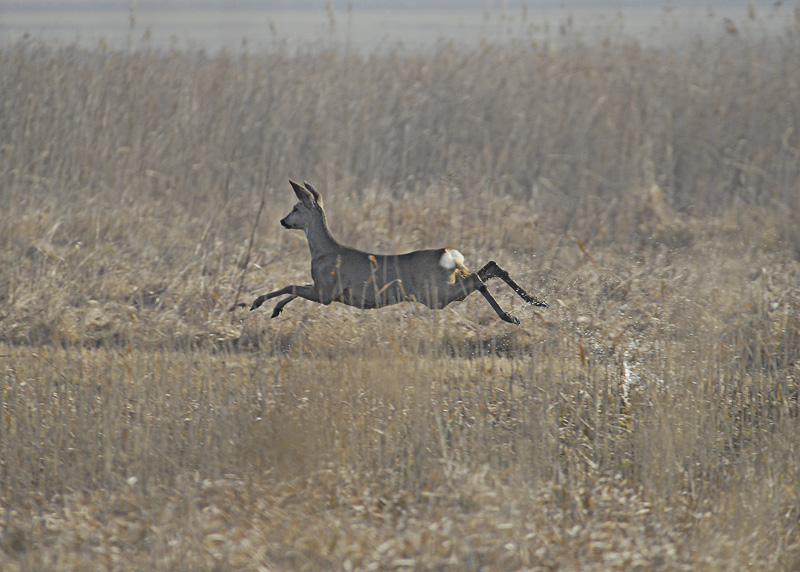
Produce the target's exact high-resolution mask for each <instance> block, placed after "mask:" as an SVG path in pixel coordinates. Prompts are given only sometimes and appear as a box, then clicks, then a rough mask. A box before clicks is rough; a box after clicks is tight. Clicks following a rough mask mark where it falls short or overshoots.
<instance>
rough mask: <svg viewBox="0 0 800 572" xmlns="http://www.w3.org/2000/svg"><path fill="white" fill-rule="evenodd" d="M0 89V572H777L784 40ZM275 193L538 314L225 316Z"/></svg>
mask: <svg viewBox="0 0 800 572" xmlns="http://www.w3.org/2000/svg"><path fill="white" fill-rule="evenodd" d="M0 77H2V78H3V79H2V81H0V106H1V107H0V204H2V210H1V211H0V212H1V214H0V217H2V218H0V257H2V265H1V266H0V367H2V381H1V384H2V385H1V386H0V399H2V401H0V406H1V407H2V411H0V562H1V563H2V564H0V569H2V570H3V571H6V570H8V571H16V570H86V569H94V570H99V569H107V570H389V569H392V570H453V571H456V570H459V571H460V570H491V571H498V570H518V569H526V570H731V569H740V570H796V569H798V568H800V537H799V536H798V526H799V525H800V427H799V426H798V423H800V418H799V417H800V412H799V411H798V379H800V217H799V216H798V214H796V213H797V212H798V209H800V98H798V97H797V96H796V94H798V93H800V37H798V35H797V33H796V32H792V33H787V35H786V36H785V37H783V38H781V39H780V40H777V39H776V40H775V41H772V42H765V43H756V42H751V41H747V40H746V39H744V38H742V37H739V36H735V35H729V36H726V37H720V38H718V39H717V40H715V41H713V42H707V43H705V44H700V43H697V44H695V45H692V46H683V47H681V48H680V49H671V50H670V49H666V48H664V49H645V48H642V47H639V46H637V45H635V44H624V45H599V46H585V45H582V44H581V43H580V42H575V43H574V44H572V45H570V46H565V47H563V48H560V49H558V50H556V49H551V48H548V47H545V46H539V47H526V46H521V45H517V46H511V47H505V48H498V47H484V48H482V49H479V50H476V51H473V52H469V53H464V52H459V51H457V50H456V49H454V48H452V47H451V46H448V45H444V44H443V45H441V46H439V47H438V48H437V49H436V50H435V51H432V52H430V53H425V54H411V53H404V52H402V51H389V52H387V53H385V54H383V55H376V56H371V57H358V56H354V55H352V54H348V53H347V52H346V51H345V50H340V51H336V50H334V51H327V50H322V49H319V48H313V47H309V48H307V49H301V50H298V51H292V52H290V51H289V50H281V49H276V50H275V51H274V52H273V53H269V54H258V55H254V54H249V55H245V56H243V57H240V56H236V57H232V56H226V55H218V56H210V55H208V54H205V53H203V52H194V53H185V52H172V53H156V52H150V51H147V50H145V49H143V50H140V51H136V52H131V53H124V54H123V53H117V52H110V51H105V50H103V49H102V47H99V48H98V49H97V50H94V51H85V50H81V49H78V48H76V47H58V48H56V47H49V46H45V45H41V44H38V43H36V42H31V41H24V42H21V43H18V44H14V45H10V46H6V47H4V48H3V49H2V50H0ZM289 177H292V178H294V179H299V180H302V179H307V180H308V181H310V182H312V183H313V184H315V185H316V186H317V187H318V188H319V189H320V190H321V191H322V192H323V196H324V198H325V199H326V209H327V211H328V216H329V219H330V223H331V227H332V231H333V233H334V235H335V236H336V237H337V238H339V239H340V240H341V241H343V242H345V243H347V244H350V245H353V246H356V247H360V248H363V249H368V250H374V251H380V252H401V251H405V250H409V249H415V248H432V247H438V246H453V247H457V248H458V249H459V250H461V251H462V252H463V253H464V254H465V255H466V257H467V262H468V264H469V265H470V266H472V267H473V268H477V267H479V266H480V265H482V264H483V263H485V262H487V261H488V260H490V259H494V260H496V261H498V263H500V264H501V265H502V266H504V267H505V268H507V269H508V270H509V271H510V272H511V274H512V276H514V277H515V278H516V280H517V281H518V282H520V284H522V285H523V286H524V287H525V288H527V289H528V290H529V291H530V292H531V293H533V294H534V295H536V296H539V297H542V298H544V299H546V300H547V301H548V302H549V303H550V305H551V307H550V308H548V309H532V308H526V307H524V306H523V305H522V304H521V302H520V300H519V299H518V298H516V297H514V296H513V295H512V293H511V292H510V291H509V290H508V289H507V288H505V286H503V285H502V284H493V285H492V286H491V289H492V291H493V292H494V293H496V294H497V296H498V299H499V301H500V303H501V304H502V305H504V307H506V308H507V309H511V310H512V311H513V312H514V313H516V314H517V315H518V316H519V317H520V318H521V319H522V325H521V326H519V327H515V326H511V325H508V324H505V323H502V322H501V321H499V320H498V319H497V317H496V315H495V314H494V313H493V312H492V310H491V309H490V308H489V307H488V306H487V305H486V304H485V302H484V301H483V300H482V299H481V297H480V296H477V295H473V296H471V297H470V298H468V299H467V300H466V301H464V302H462V303H457V304H453V305H451V306H449V307H448V308H446V309H445V310H443V311H441V312H434V311H431V310H428V309H426V308H423V307H420V306H415V305H412V304H405V305H401V306H395V307H392V308H386V309H382V310H375V311H366V312H361V311H358V310H355V309H352V308H345V307H342V306H339V305H332V306H330V307H323V306H320V305H315V304H311V303H309V302H306V301H302V300H297V301H294V302H292V303H291V304H290V305H289V306H287V308H286V309H285V311H284V313H283V314H282V315H281V316H280V317H279V318H277V319H275V320H269V319H268V316H269V312H270V310H271V308H269V307H265V308H264V309H262V310H260V311H258V312H254V313H249V312H248V311H247V309H246V308H242V307H240V306H239V305H238V304H240V303H244V304H246V305H249V303H250V302H251V301H252V299H253V298H254V297H255V296H256V295H258V294H261V293H264V292H266V291H268V290H270V289H274V288H277V287H280V286H284V285H286V284H289V283H301V284H302V283H306V282H307V281H308V264H309V256H308V250H307V246H306V243H305V239H304V237H303V235H302V233H299V232H289V231H285V230H283V229H281V228H280V226H279V224H278V220H279V218H281V217H282V216H283V215H285V214H286V213H287V212H288V210H289V209H290V208H291V205H292V204H293V202H294V197H293V195H292V193H291V189H290V187H289V185H288V182H287V179H288V178H289ZM261 206H263V208H261V209H260V207H261ZM232 308H233V310H232Z"/></svg>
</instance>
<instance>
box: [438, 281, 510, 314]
mask: <svg viewBox="0 0 800 572" xmlns="http://www.w3.org/2000/svg"><path fill="white" fill-rule="evenodd" d="M475 290H477V291H478V292H480V293H481V295H482V296H483V297H484V298H486V301H487V302H489V305H490V306H491V307H492V309H493V310H494V311H495V312H496V313H497V315H498V316H500V319H501V320H503V321H504V322H508V323H509V324H516V325H519V320H518V319H517V318H516V316H512V315H511V314H509V313H508V312H506V311H505V310H503V308H501V307H500V304H498V303H497V300H495V299H494V296H492V294H491V293H490V292H489V289H488V288H487V287H486V284H484V282H483V280H481V277H480V275H479V274H478V273H475V274H468V275H467V276H464V277H463V278H457V279H456V283H455V284H448V286H447V291H446V292H445V296H444V299H443V300H441V301H442V304H441V306H442V307H444V306H446V305H447V304H449V303H450V302H455V301H457V300H463V299H464V298H466V297H467V296H469V295H470V294H472V293H473V292H474V291H475Z"/></svg>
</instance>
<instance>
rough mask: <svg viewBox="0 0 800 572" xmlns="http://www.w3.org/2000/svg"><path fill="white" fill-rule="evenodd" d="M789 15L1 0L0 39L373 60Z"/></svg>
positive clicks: (507, 3) (651, 8)
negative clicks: (316, 53) (312, 51)
mask: <svg viewBox="0 0 800 572" xmlns="http://www.w3.org/2000/svg"><path fill="white" fill-rule="evenodd" d="M797 10H798V7H797V5H796V4H795V3H792V2H783V1H781V0H778V1H774V0H769V1H765V0H725V1H721V0H717V1H713V0H711V1H707V0H617V1H612V0H561V1H559V0H502V1H501V0H494V1H492V0H467V1H455V0H434V1H432V2H424V1H421V0H372V1H369V0H362V1H357V0H327V1H326V0H301V1H299V2H290V1H288V0H260V1H258V0H238V1H234V2H225V1H222V0H203V1H193V0H168V1H164V2H161V1H155V0H140V1H136V0H133V1H130V2H126V1H122V0H118V1H114V2H107V1H100V0H30V1H22V0H3V1H2V2H0V39H1V40H2V42H3V43H9V42H14V41H16V40H18V39H20V38H22V37H24V36H25V35H28V36H30V37H33V39H41V40H47V41H55V42H60V43H70V44H72V43H78V44H79V45H82V46H83V47H87V48H93V47H96V46H97V44H99V43H102V44H104V45H108V46H109V47H111V48H114V49H123V48H135V47H157V48H175V49H195V48H204V49H206V50H208V51H209V52H211V53H215V52H218V51H219V50H227V51H229V52H231V53H233V54H235V53H238V52H241V51H243V50H251V51H252V50H260V49H263V48H267V47H275V46H276V45H284V46H290V47H295V46H298V45H304V44H309V43H310V44H322V45H339V46H347V47H348V48H349V49H352V50H354V51H358V52H361V53H370V52H372V51H374V50H389V49H392V50H394V49H397V48H403V49H407V50H421V49H425V48H429V47H432V46H434V45H435V44H437V43H440V42H455V43H457V44H461V45H464V46H465V47H470V46H474V45H476V44H479V43H480V42H488V43H492V44H510V43H513V42H523V43H537V44H541V43H555V44H557V43H559V42H564V41H565V40H569V39H571V38H572V37H578V36H579V37H580V38H581V39H583V40H585V41H591V40H592V39H593V38H594V39H601V40H604V39H608V40H614V41H619V40H623V39H624V40H630V39H635V40H638V41H640V42H642V43H643V44H645V45H654V44H655V45H664V44H670V43H674V44H679V43H681V42H684V41H686V40H687V39H692V38H693V37H697V36H707V37H713V35H714V34H716V33H718V32H720V31H727V32H735V33H742V34H747V35H748V36H751V37H752V38H758V37H760V36H765V35H775V34H780V33H782V32H783V30H785V27H786V24H787V22H791V21H792V20H794V21H795V22H796V19H797V15H796V14H797Z"/></svg>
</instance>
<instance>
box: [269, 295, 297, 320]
mask: <svg viewBox="0 0 800 572" xmlns="http://www.w3.org/2000/svg"><path fill="white" fill-rule="evenodd" d="M295 298H297V296H295V295H292V296H287V297H286V298H284V299H283V300H281V301H280V302H278V303H277V304H275V308H273V310H272V315H271V316H270V318H277V317H278V316H279V315H280V313H281V312H282V311H283V307H284V306H285V305H286V304H288V303H289V302H291V301H292V300H294V299H295Z"/></svg>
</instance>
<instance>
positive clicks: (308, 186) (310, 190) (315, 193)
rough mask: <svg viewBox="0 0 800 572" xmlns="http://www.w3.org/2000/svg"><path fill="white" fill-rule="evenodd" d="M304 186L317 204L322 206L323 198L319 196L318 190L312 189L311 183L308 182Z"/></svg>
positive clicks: (304, 182)
mask: <svg viewBox="0 0 800 572" xmlns="http://www.w3.org/2000/svg"><path fill="white" fill-rule="evenodd" d="M303 184H304V185H305V186H306V188H307V189H308V192H310V193H311V194H312V195H313V196H314V200H315V201H317V204H318V205H320V206H322V196H321V195H320V194H319V191H317V189H315V188H314V187H312V186H311V183H309V182H308V181H303Z"/></svg>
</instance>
